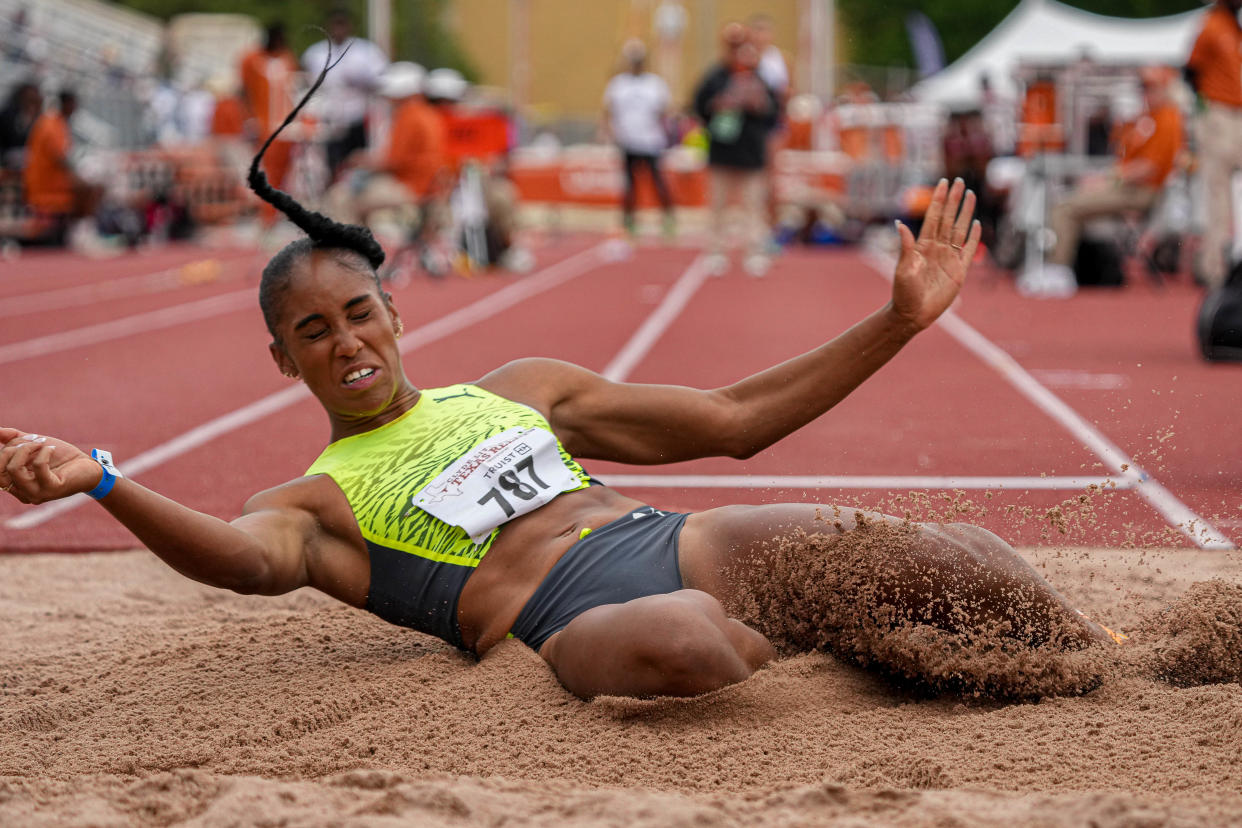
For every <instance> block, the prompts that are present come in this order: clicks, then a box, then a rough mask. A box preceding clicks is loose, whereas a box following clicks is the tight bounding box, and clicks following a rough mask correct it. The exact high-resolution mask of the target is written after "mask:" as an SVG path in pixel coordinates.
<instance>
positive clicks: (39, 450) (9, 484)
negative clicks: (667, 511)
mask: <svg viewBox="0 0 1242 828" xmlns="http://www.w3.org/2000/svg"><path fill="white" fill-rule="evenodd" d="M102 475H103V472H102V470H101V469H100V467H99V464H98V463H97V462H95V461H94V460H92V459H91V457H90V456H89V455H87V454H86V453H84V452H83V451H82V450H81V449H79V448H77V447H76V446H74V445H71V444H69V443H66V442H65V441H64V440H58V439H56V438H55V437H49V436H47V435H46V434H31V433H29V432H26V431H22V430H20V429H16V428H0V491H3V492H7V493H8V494H11V495H13V497H15V498H17V499H18V500H20V501H21V502H22V503H44V502H46V501H49V500H57V499H59V498H62V497H68V496H69V495H72V494H77V493H78V492H89V491H90V490H91V489H93V488H95V485H96V484H98V483H99V480H100V478H101V477H102Z"/></svg>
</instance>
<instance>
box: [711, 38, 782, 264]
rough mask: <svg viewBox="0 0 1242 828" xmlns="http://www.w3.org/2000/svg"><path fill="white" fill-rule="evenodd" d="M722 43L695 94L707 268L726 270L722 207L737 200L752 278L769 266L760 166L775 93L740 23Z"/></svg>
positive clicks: (773, 120) (772, 120)
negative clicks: (707, 222) (702, 151)
mask: <svg viewBox="0 0 1242 828" xmlns="http://www.w3.org/2000/svg"><path fill="white" fill-rule="evenodd" d="M721 45H722V49H723V60H722V61H721V62H720V63H718V64H717V65H716V66H713V67H712V68H711V69H710V70H709V71H708V72H707V74H706V75H705V76H704V78H703V79H702V81H700V83H699V85H698V88H697V89H696V90H695V93H694V111H695V114H696V115H697V116H698V117H699V119H700V120H701V121H702V122H703V123H704V125H705V126H706V129H707V134H708V152H707V165H708V169H707V174H708V191H709V201H710V207H711V225H712V226H711V243H710V249H709V256H708V262H707V267H708V270H709V271H710V272H711V273H713V274H716V275H720V274H723V273H724V272H725V270H727V269H728V265H729V261H728V258H727V256H726V255H725V252H724V233H725V226H724V223H725V209H726V207H727V206H728V204H729V202H730V201H731V200H732V199H733V198H734V197H736V198H737V199H738V201H740V203H741V208H742V216H743V221H744V223H745V224H744V228H743V232H742V235H743V237H744V239H745V240H746V243H747V246H748V248H749V251H750V252H749V254H748V255H747V257H746V260H745V263H744V264H745V268H746V271H747V272H748V273H750V274H751V275H753V276H762V275H764V274H765V273H766V272H767V269H768V266H769V260H768V256H767V252H766V245H767V240H768V233H767V230H766V227H765V222H764V220H763V215H764V186H763V185H764V166H765V165H766V163H767V141H768V133H769V132H770V131H771V130H772V127H773V126H774V125H775V123H776V118H777V112H778V106H777V101H776V94H775V93H774V92H773V91H772V89H771V88H770V87H769V86H768V85H767V84H766V83H764V82H763V80H762V79H761V78H760V77H759V75H758V73H757V71H756V70H757V68H758V64H759V52H758V50H757V49H756V48H755V45H754V44H753V43H751V42H750V40H749V38H748V37H747V32H746V29H745V28H744V27H743V26H742V25H741V24H740V23H730V24H728V25H727V26H725V27H724V29H723V30H722V32H721Z"/></svg>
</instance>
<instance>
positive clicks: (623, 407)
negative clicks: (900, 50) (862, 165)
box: [479, 180, 980, 463]
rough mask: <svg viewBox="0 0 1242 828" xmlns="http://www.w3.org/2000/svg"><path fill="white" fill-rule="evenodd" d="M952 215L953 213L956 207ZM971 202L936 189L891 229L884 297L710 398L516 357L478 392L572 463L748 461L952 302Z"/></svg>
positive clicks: (970, 245) (967, 258) (959, 189)
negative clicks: (536, 420)
mask: <svg viewBox="0 0 1242 828" xmlns="http://www.w3.org/2000/svg"><path fill="white" fill-rule="evenodd" d="M959 208H960V210H959ZM973 212H974V194H973V193H966V192H965V186H964V185H963V184H962V182H961V181H960V180H958V181H956V182H954V183H953V185H952V187H950V186H949V184H948V182H946V181H941V182H940V184H938V185H937V187H936V190H935V193H934V195H933V197H932V202H931V206H930V207H929V209H928V211H927V215H926V217H925V219H924V223H923V228H922V230H921V232H920V234H919V237H918V239H917V240H916V239H915V238H914V235H913V234H912V233H911V232H910V230H909V229H908V228H907V227H905V226H904V225H902V226H900V227H899V231H898V232H899V233H900V236H901V256H900V258H899V260H898V262H897V267H896V270H895V272H894V275H893V295H892V298H891V300H890V301H889V302H888V303H887V304H886V305H885V306H884V307H882V308H880V309H879V310H877V311H875V312H874V313H872V314H871V315H870V316H868V317H867V318H865V319H863V320H862V321H861V322H859V323H858V324H856V325H854V326H853V327H852V328H850V329H849V330H847V331H845V332H844V333H842V334H841V335H839V336H837V337H836V338H835V339H833V340H831V341H830V342H828V343H826V344H824V345H821V346H820V347H819V348H816V349H815V350H813V351H808V352H807V353H805V354H802V355H801V356H797V357H794V358H793V359H790V360H788V361H786V362H783V363H781V364H779V365H776V366H773V367H772V368H768V369H767V370H765V371H761V372H759V373H757V374H754V375H753V376H750V377H747V378H746V379H743V380H741V381H740V382H737V383H734V384H733V385H729V386H726V387H723V388H717V389H713V390H700V389H695V388H686V387H681V386H669V385H639V384H629V383H617V382H612V381H610V380H608V379H605V378H604V377H601V376H600V375H599V374H596V373H594V372H592V371H588V370H587V369H585V368H580V367H578V366H575V365H570V364H569V363H565V362H557V361H555V360H544V359H528V360H518V361H516V362H513V363H510V364H508V365H506V366H504V367H502V368H500V369H498V370H496V371H494V372H492V373H491V374H489V375H488V376H486V377H484V378H483V379H482V380H480V381H479V384H480V385H481V386H483V387H485V388H487V389H488V390H490V391H493V392H494V393H497V394H499V395H501V396H504V397H508V398H510V399H514V400H517V401H519V402H524V403H527V404H529V405H531V406H533V407H535V408H537V409H539V410H540V411H542V412H543V413H544V415H545V416H546V417H547V418H548V422H549V423H550V424H551V426H552V429H553V431H555V432H556V434H557V436H558V437H559V438H560V440H561V442H562V443H563V444H564V445H565V448H566V449H567V450H568V451H569V452H570V453H571V454H574V455H575V456H579V457H584V458H597V459H606V460H617V461H620V462H625V463H670V462H675V461H678V460H690V459H694V458H698V457H708V456H729V457H739V458H744V457H749V456H751V455H753V454H755V453H756V452H758V451H761V450H762V449H764V448H767V447H768V446H770V445H772V444H773V443H775V442H776V441H778V440H780V439H781V438H783V437H785V436H786V435H788V434H790V433H792V432H793V431H796V430H797V429H799V428H801V427H802V426H804V425H806V424H807V423H809V422H811V421H812V420H814V419H815V418H816V417H819V416H820V415H821V414H823V413H824V412H826V411H828V410H829V409H830V408H832V407H833V406H834V405H836V404H837V403H838V402H840V401H841V400H843V399H845V397H846V396H848V395H849V394H850V392H852V391H853V390H854V389H855V388H857V387H858V386H859V385H860V384H861V383H862V382H863V381H864V380H866V379H867V378H868V377H870V376H871V375H872V374H873V373H875V372H876V371H877V370H879V368H880V367H881V366H883V365H884V364H885V363H886V362H888V361H889V360H890V359H892V357H893V356H894V355H895V354H896V353H897V352H898V351H899V350H901V348H902V347H903V346H904V345H905V344H906V343H907V342H909V341H910V339H911V338H912V337H913V336H914V335H915V334H916V333H918V332H919V331H921V330H923V329H925V328H927V327H928V326H929V325H931V324H932V323H933V322H934V321H935V320H936V319H937V317H939V316H940V314H942V313H943V312H944V311H945V310H946V309H948V307H949V305H950V304H952V302H953V300H954V298H956V296H957V294H958V291H959V290H960V289H961V286H962V282H963V281H964V280H965V278H966V271H967V270H968V268H969V266H970V262H971V261H972V259H973V257H974V254H975V248H976V247H977V246H978V244H979V235H980V228H979V223H978V222H976V221H972V215H973Z"/></svg>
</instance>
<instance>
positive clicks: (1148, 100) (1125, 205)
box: [1018, 66, 1184, 296]
mask: <svg viewBox="0 0 1242 828" xmlns="http://www.w3.org/2000/svg"><path fill="white" fill-rule="evenodd" d="M1139 82H1140V84H1141V86H1142V89H1143V114H1142V115H1141V116H1139V118H1138V119H1137V120H1135V121H1134V122H1133V123H1131V124H1127V125H1126V126H1125V127H1124V128H1123V129H1122V131H1121V132H1120V134H1119V136H1118V141H1117V150H1116V151H1117V162H1116V164H1114V166H1113V169H1112V172H1111V173H1110V174H1109V175H1108V176H1106V177H1105V179H1104V180H1103V181H1101V180H1099V179H1096V180H1087V181H1084V182H1083V183H1082V184H1081V185H1079V187H1078V188H1077V189H1076V190H1075V191H1074V192H1073V193H1071V194H1070V195H1069V196H1068V197H1067V198H1066V199H1065V200H1063V201H1061V202H1060V203H1059V204H1057V205H1056V206H1055V207H1053V208H1052V216H1051V222H1050V225H1051V227H1052V231H1053V233H1054V234H1055V235H1056V247H1055V248H1053V251H1052V255H1051V256H1050V257H1049V259H1048V261H1047V263H1045V264H1044V266H1043V268H1042V270H1041V271H1040V272H1037V273H1032V272H1029V271H1028V272H1025V273H1023V274H1022V275H1021V276H1020V277H1019V280H1018V287H1019V289H1020V290H1022V291H1023V292H1026V293H1031V294H1038V295H1052V296H1064V295H1070V294H1072V293H1074V291H1075V290H1076V289H1077V285H1078V282H1077V278H1076V277H1075V275H1074V271H1073V268H1072V265H1073V262H1074V257H1075V256H1076V255H1077V253H1078V237H1079V235H1080V233H1081V231H1082V225H1083V224H1084V223H1085V222H1086V221H1088V220H1090V219H1094V218H1099V217H1101V216H1112V215H1119V214H1122V213H1126V212H1130V211H1134V210H1138V211H1147V210H1149V209H1151V207H1152V205H1153V204H1155V202H1156V198H1157V197H1158V196H1159V195H1160V191H1161V189H1162V188H1163V187H1164V182H1165V179H1167V178H1168V177H1169V173H1170V172H1172V171H1173V165H1174V162H1175V161H1176V160H1177V156H1178V153H1180V152H1181V150H1182V147H1183V146H1184V142H1183V125H1182V113H1181V110H1179V109H1178V108H1177V105H1176V104H1175V103H1174V102H1173V101H1172V100H1170V98H1169V95H1168V83H1169V73H1168V71H1167V70H1166V69H1165V68H1164V67H1156V66H1149V67H1146V68H1144V69H1143V70H1142V71H1141V72H1140V75H1139Z"/></svg>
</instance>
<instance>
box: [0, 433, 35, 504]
mask: <svg viewBox="0 0 1242 828" xmlns="http://www.w3.org/2000/svg"><path fill="white" fill-rule="evenodd" d="M42 447H43V444H41V443H36V442H33V441H28V442H25V443H22V444H21V445H18V446H8V447H6V448H5V449H4V452H3V453H2V454H0V457H5V464H4V474H3V476H4V478H5V479H4V480H3V486H4V488H5V490H6V491H8V492H10V493H12V494H14V495H16V496H17V497H19V498H23V499H24V498H25V497H28V496H29V489H30V488H31V485H32V484H33V483H34V482H35V472H34V469H32V468H31V467H30V458H31V457H33V456H34V453H35V452H37V451H39V449H40V448H42Z"/></svg>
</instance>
